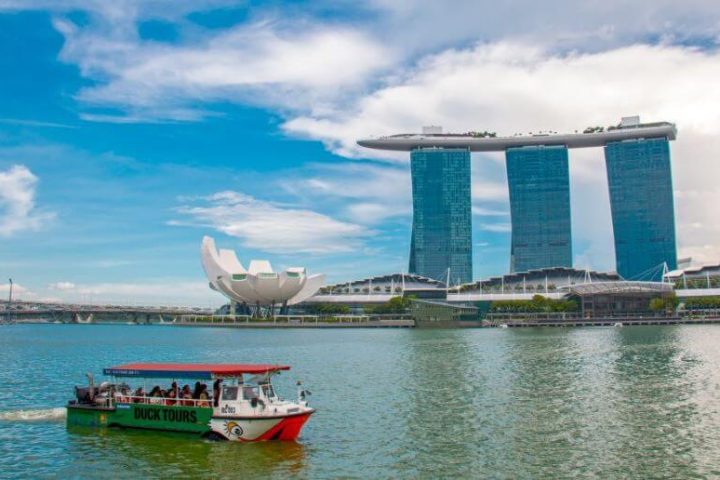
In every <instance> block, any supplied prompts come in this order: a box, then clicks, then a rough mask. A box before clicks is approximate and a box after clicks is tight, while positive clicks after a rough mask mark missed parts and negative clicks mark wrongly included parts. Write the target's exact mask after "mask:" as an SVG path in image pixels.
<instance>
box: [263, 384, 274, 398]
mask: <svg viewBox="0 0 720 480" xmlns="http://www.w3.org/2000/svg"><path fill="white" fill-rule="evenodd" d="M262 390H263V394H264V395H265V397H267V398H273V397H274V396H275V392H274V391H273V387H272V385H270V384H269V383H266V384H264V385H262Z"/></svg>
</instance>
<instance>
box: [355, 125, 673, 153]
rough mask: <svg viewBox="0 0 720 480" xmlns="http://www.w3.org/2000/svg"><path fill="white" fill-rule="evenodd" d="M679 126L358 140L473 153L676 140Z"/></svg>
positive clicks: (389, 146)
mask: <svg viewBox="0 0 720 480" xmlns="http://www.w3.org/2000/svg"><path fill="white" fill-rule="evenodd" d="M676 137H677V128H676V127H675V124H673V123H669V122H657V123H648V124H639V125H633V126H618V127H609V128H608V129H605V130H603V131H593V132H590V133H564V134H562V133H561V134H557V133H553V134H535V135H516V136H512V137H495V136H480V135H478V134H473V133H463V134H452V133H429V134H428V133H408V134H400V135H392V136H389V137H378V138H366V139H361V140H358V142H357V143H358V145H360V146H362V147H367V148H374V149H378V150H395V151H405V152H407V151H412V150H415V149H417V148H433V147H435V148H466V149H469V150H470V151H471V152H502V151H505V150H507V149H508V148H516V147H529V146H539V145H564V146H566V147H568V148H587V147H603V146H605V145H606V144H608V143H610V142H619V141H622V140H632V139H639V138H667V139H668V140H675V138H676Z"/></svg>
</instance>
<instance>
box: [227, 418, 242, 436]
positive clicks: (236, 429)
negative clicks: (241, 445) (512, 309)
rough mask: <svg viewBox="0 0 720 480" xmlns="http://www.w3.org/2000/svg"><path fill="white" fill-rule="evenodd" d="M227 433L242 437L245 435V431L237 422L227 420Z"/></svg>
mask: <svg viewBox="0 0 720 480" xmlns="http://www.w3.org/2000/svg"><path fill="white" fill-rule="evenodd" d="M225 433H227V434H228V435H234V436H236V437H240V436H242V434H243V429H242V427H241V426H240V425H239V424H238V423H237V422H233V421H231V420H227V421H225Z"/></svg>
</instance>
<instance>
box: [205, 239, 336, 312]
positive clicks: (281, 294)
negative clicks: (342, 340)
mask: <svg viewBox="0 0 720 480" xmlns="http://www.w3.org/2000/svg"><path fill="white" fill-rule="evenodd" d="M201 254H202V264H203V269H205V274H206V275H207V278H208V280H209V281H210V288H212V289H213V290H217V291H218V292H220V293H222V294H223V295H225V296H226V297H228V298H229V299H231V300H233V301H235V302H238V303H245V304H248V305H278V304H282V305H294V304H296V303H300V302H302V301H303V300H307V299H308V298H310V297H312V296H313V295H314V294H315V292H317V291H318V290H319V289H320V287H322V286H323V284H324V283H325V275H311V276H307V274H306V271H305V268H299V267H293V268H288V269H287V270H285V271H284V272H280V273H275V272H274V271H273V269H272V267H271V266H270V262H268V261H267V260H253V261H251V262H250V266H249V267H248V268H247V270H246V269H245V267H243V266H242V264H241V263H240V262H239V261H238V259H237V256H235V252H234V251H233V250H220V251H218V250H217V248H216V247H215V240H213V239H212V238H211V237H203V241H202V247H201Z"/></svg>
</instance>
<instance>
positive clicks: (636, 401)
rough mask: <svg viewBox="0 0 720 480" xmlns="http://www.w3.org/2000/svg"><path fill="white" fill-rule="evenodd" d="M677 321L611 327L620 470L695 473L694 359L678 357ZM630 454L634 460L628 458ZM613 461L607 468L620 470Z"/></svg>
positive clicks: (681, 348) (678, 474)
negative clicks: (614, 348)
mask: <svg viewBox="0 0 720 480" xmlns="http://www.w3.org/2000/svg"><path fill="white" fill-rule="evenodd" d="M678 328H679V327H666V328H642V327H634V328H633V327H628V328H622V329H619V330H617V331H616V336H615V339H616V345H617V351H618V355H617V357H616V360H615V365H614V368H613V370H612V373H613V380H614V382H613V390H612V400H613V402H614V404H615V415H614V417H613V418H612V419H610V421H611V422H612V424H613V426H614V437H613V444H614V448H613V455H614V456H615V458H619V459H622V458H624V459H625V461H621V462H619V463H618V464H622V465H623V467H622V470H623V474H625V475H631V476H633V475H636V476H638V475H640V476H641V475H642V474H643V472H647V471H659V470H661V471H663V472H665V473H666V476H667V477H668V478H679V477H687V476H696V475H699V472H698V470H697V468H696V466H697V465H696V461H695V458H694V456H693V451H694V449H695V447H696V446H699V445H698V437H697V431H696V430H695V428H694V426H695V423H696V417H697V415H698V411H697V408H696V405H695V403H694V401H693V400H692V397H693V394H694V389H695V379H694V375H693V371H692V370H693V365H692V364H691V363H688V362H685V361H683V356H684V355H686V353H687V352H686V351H685V348H684V345H683V344H682V342H681V340H680V338H679V336H678ZM670 438H671V439H672V441H668V440H669V439H670ZM630 460H633V461H630ZM618 464H615V465H611V466H609V468H608V470H607V473H608V474H614V475H617V474H620V473H621V472H620V469H619V468H618Z"/></svg>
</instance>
